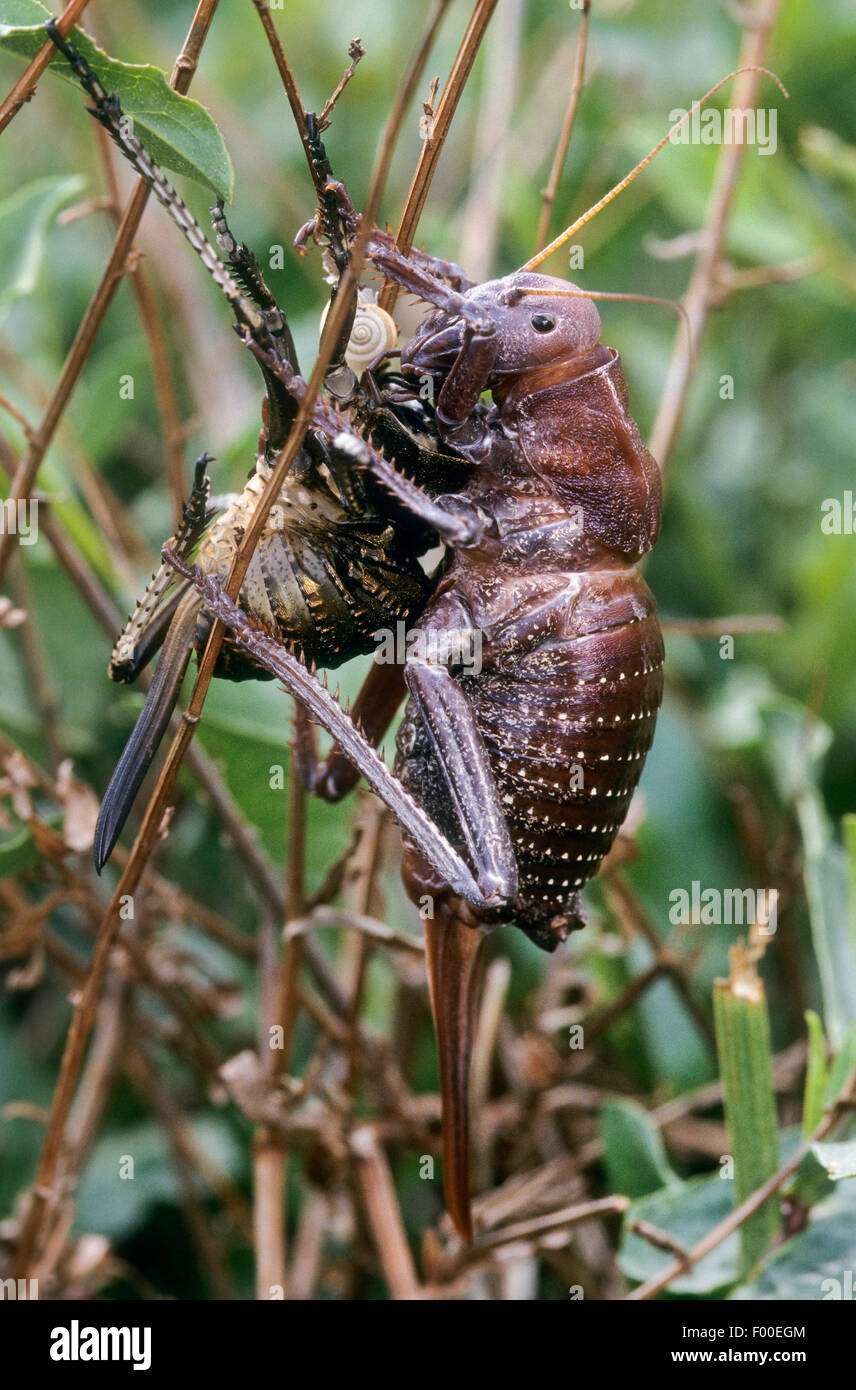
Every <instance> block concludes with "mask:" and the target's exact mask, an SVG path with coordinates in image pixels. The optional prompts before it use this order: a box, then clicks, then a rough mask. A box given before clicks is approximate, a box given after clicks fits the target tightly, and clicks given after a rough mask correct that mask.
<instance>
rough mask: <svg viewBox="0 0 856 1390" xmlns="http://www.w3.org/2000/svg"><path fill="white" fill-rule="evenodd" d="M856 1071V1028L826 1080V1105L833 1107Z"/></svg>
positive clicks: (851, 1031) (833, 1062)
mask: <svg viewBox="0 0 856 1390" xmlns="http://www.w3.org/2000/svg"><path fill="white" fill-rule="evenodd" d="M854 1070H856V1027H853V1028H851V1030H850V1032H849V1033H848V1034H847V1037H846V1038H845V1039H844V1041H843V1043H842V1044H841V1047H840V1048H839V1050H838V1051H837V1052H836V1054H835V1057H834V1059H833V1061H832V1063H831V1065H830V1068H829V1076H828V1077H827V1080H826V1094H825V1095H824V1098H823V1103H824V1105H831V1104H832V1102H833V1101H834V1100H836V1099H837V1097H838V1095H839V1094H840V1092H841V1090H842V1089H843V1087H844V1085H845V1083H846V1081H847V1079H848V1077H850V1075H851V1074H852V1073H853V1071H854Z"/></svg>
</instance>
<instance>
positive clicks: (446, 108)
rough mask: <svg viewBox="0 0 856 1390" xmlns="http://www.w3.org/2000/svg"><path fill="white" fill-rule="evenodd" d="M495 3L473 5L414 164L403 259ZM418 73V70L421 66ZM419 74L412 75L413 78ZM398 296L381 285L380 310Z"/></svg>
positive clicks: (434, 20) (401, 231)
mask: <svg viewBox="0 0 856 1390" xmlns="http://www.w3.org/2000/svg"><path fill="white" fill-rule="evenodd" d="M496 3H497V0H476V6H475V9H474V10H473V13H472V15H471V17H470V22H469V24H468V25H467V30H466V33H465V34H464V37H463V39H462V40H461V46H460V48H459V49H458V53H457V56H456V58H455V61H454V63H453V65H452V70H451V72H450V73H449V77H448V80H447V82H446V85H445V87H444V88H443V92H442V95H441V97H440V100H439V102H438V103H437V109H436V111H435V113H434V116H433V119H432V121H431V129H430V132H428V133H426V139H425V143H424V145H423V146H422V153H421V154H420V156H419V162H418V163H417V165H416V172H415V173H414V175H413V180H412V182H411V185H410V188H409V190H408V193H407V200H406V202H405V204H404V212H403V213H402V215H401V221H400V222H399V224H398V231H397V232H396V236H395V241H396V245H397V247H398V249H399V251H400V252H401V253H402V255H404V256H406V255H407V253H408V251H409V250H410V248H411V247H412V245H413V238H414V236H415V235H416V228H417V226H418V225H419V219H420V217H421V216H422V209H423V208H424V206H425V200H426V199H427V197H428V190H429V188H430V187H431V181H432V179H433V177H434V172H435V170H436V168H437V163H438V161H439V158H440V154H441V153H442V150H443V145H444V144H445V142H446V136H447V135H448V134H449V129H450V127H451V124H452V118H453V116H454V114H455V111H456V110H457V108H458V102H459V101H460V99H461V95H462V93H463V90H464V87H465V86H466V84H467V79H468V77H469V75H470V72H471V71H472V66H473V63H474V62H475V60H476V54H477V53H478V51H479V48H480V46H481V42H482V39H483V38H484V35H485V30H486V29H487V26H488V24H489V22H490V18H491V15H492V14H493V12H494V10H495V9H496ZM445 8H446V6H445V4H441V3H438V4H437V7H436V9H435V11H434V14H433V15H432V17H431V21H430V24H429V34H431V33H432V32H433V30H432V26H433V28H436V26H437V25H438V24H439V22H440V20H441V19H442V16H443V12H444V10H445ZM420 71H421V67H420ZM416 76H418V73H415V74H414V77H416ZM397 297H398V289H397V287H396V286H395V285H392V284H389V283H387V284H386V285H384V287H383V290H382V292H381V295H380V298H379V301H378V302H379V304H380V305H381V308H383V309H386V310H388V311H390V312H391V310H392V306H393V305H394V304H395V301H396V299H397Z"/></svg>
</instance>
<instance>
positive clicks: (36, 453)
mask: <svg viewBox="0 0 856 1390" xmlns="http://www.w3.org/2000/svg"><path fill="white" fill-rule="evenodd" d="M218 3H219V0H199V6H198V8H197V11H196V14H195V15H194V17H193V23H192V24H191V26H190V30H189V32H188V35H187V39H186V41H185V44H184V47H183V48H182V50H181V53H180V54H179V56H178V58H177V59H176V62H175V66H174V67H173V70H172V75H171V77H170V86H171V87H173V88H174V89H175V91H177V92H179V93H181V94H182V95H183V94H184V93H185V92H186V91H187V89H188V88H189V86H190V84H191V82H192V80H193V74H194V73H195V71H196V65H197V63H198V61H199V54H200V51H201V49H202V45H203V43H204V42H205V37H206V35H207V33H208V29H209V27H210V25H211V21H212V19H213V18H214V11H215V10H216V8H217V5H218ZM48 47H49V48H50V50H51V54H54V53H56V49H55V48H54V46H53V44H49V45H48ZM148 199H149V189H148V186H147V185H146V183H145V180H144V179H142V178H140V179H138V180H137V184H136V187H135V189H134V192H133V194H132V195H131V198H130V201H129V202H128V205H127V207H126V208H125V212H124V214H123V217H122V221H121V223H120V225H119V231H118V232H117V234H116V239H115V241H114V243H113V248H112V250H111V252H110V255H109V257H108V260H107V265H106V266H105V268H104V273H103V274H102V276H101V280H100V282H99V285H98V288H97V289H96V291H95V294H94V295H93V296H92V299H91V300H90V302H89V306H88V308H87V310H86V313H85V314H84V316H83V319H82V321H81V324H80V327H79V328H78V330H77V333H76V334H75V337H74V342H73V343H72V345H71V348H70V349H69V353H68V356H67V357H66V359H65V363H64V364H63V368H62V372H61V373H60V378H59V381H58V382H57V384H56V387H55V388H54V392H53V395H52V396H51V399H50V401H49V402H48V406H47V409H46V410H45V413H44V415H43V416H42V418H41V420H40V421H39V424H38V425H37V427H36V429H35V431H34V434H33V438H32V439H30V440H28V442H27V448H26V451H25V453H24V455H23V457H22V458H21V462H20V464H19V465H18V468H17V469H16V471H15V476H14V478H13V479H12V486H11V490H10V496H11V497H13V498H14V499H15V505H17V503H18V502H19V501H23V500H24V499H25V498H28V497H29V496H30V494H31V492H32V489H33V484H34V483H35V480H36V474H37V473H38V470H39V465H40V464H41V461H42V459H43V458H44V456H45V453H46V452H47V449H48V447H49V445H50V442H51V440H52V439H53V437H54V434H55V432H56V428H57V426H58V424H59V422H60V420H61V418H62V415H63V412H64V410H65V408H66V406H67V405H68V402H69V400H70V398H71V394H72V392H73V391H74V388H75V387H76V385H77V383H78V381H79V379H80V374H81V372H82V371H83V368H84V366H85V365H86V361H87V359H88V357H89V354H90V352H91V351H92V348H93V345H94V343H95V339H96V338H97V336H98V332H99V330H100V328H101V325H102V323H103V322H104V317H105V315H106V313H107V310H108V309H109V307H110V305H111V303H112V301H113V296H114V295H115V293H116V291H117V289H118V288H119V284H120V283H121V280H122V276H123V275H124V274H125V273H126V271H127V269H128V256H129V253H130V250H131V246H132V244H133V240H134V237H135V236H136V233H137V228H138V227H139V225H140V219H141V217H142V215H143V212H144V210H145V207H146V203H147V202H148ZM14 544H15V535H14V532H12V531H9V532H7V533H5V534H0V582H2V579H3V576H4V574H5V573H6V566H7V565H8V563H9V556H10V555H11V553H12V547H13V546H14Z"/></svg>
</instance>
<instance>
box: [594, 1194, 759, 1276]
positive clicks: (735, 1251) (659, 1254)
mask: <svg viewBox="0 0 856 1390" xmlns="http://www.w3.org/2000/svg"><path fill="white" fill-rule="evenodd" d="M733 1186H734V1184H733V1183H731V1182H729V1181H728V1180H727V1179H725V1178H721V1177H719V1176H718V1175H717V1176H715V1177H712V1178H711V1177H704V1178H694V1179H693V1180H692V1181H690V1182H685V1183H680V1184H677V1185H675V1186H674V1187H670V1188H666V1189H665V1190H662V1191H660V1192H655V1193H653V1195H651V1196H649V1197H642V1198H641V1199H640V1200H639V1201H638V1202H634V1203H633V1205H632V1207H630V1209H629V1211H628V1212H627V1214H626V1215H625V1218H624V1235H623V1237H622V1241H621V1248H620V1250H619V1254H618V1263H619V1265H620V1266H621V1269H622V1270H623V1272H624V1273H625V1274H626V1275H627V1277H628V1279H633V1280H636V1281H638V1282H639V1283H644V1282H645V1281H646V1280H647V1279H651V1278H653V1277H654V1275H656V1274H659V1273H660V1271H661V1270H662V1269H664V1268H665V1266H666V1265H670V1264H671V1263H672V1262H673V1260H674V1258H675V1257H674V1255H672V1254H670V1253H669V1252H668V1251H665V1250H658V1249H657V1248H656V1246H654V1245H651V1244H650V1243H649V1242H648V1241H647V1240H643V1238H642V1237H641V1236H638V1235H636V1234H634V1233H633V1232H632V1231H630V1230H629V1229H628V1228H629V1225H630V1223H631V1222H634V1221H647V1222H648V1223H649V1224H650V1225H652V1226H656V1227H657V1228H658V1229H659V1230H661V1231H663V1232H665V1233H666V1235H669V1236H671V1238H672V1239H673V1240H675V1241H678V1243H679V1244H680V1245H681V1246H683V1247H684V1249H689V1248H690V1247H691V1246H693V1245H695V1244H696V1242H697V1241H699V1240H701V1238H702V1236H705V1235H707V1233H708V1231H711V1230H712V1229H713V1227H714V1226H716V1225H718V1224H719V1222H720V1221H722V1220H723V1219H724V1218H725V1217H726V1216H727V1215H728V1213H729V1212H730V1211H731V1208H732V1198H733ZM739 1252H740V1247H739V1241H738V1237H737V1233H736V1232H735V1233H734V1234H733V1235H730V1236H729V1237H728V1238H727V1240H724V1241H723V1242H722V1243H721V1244H720V1245H718V1246H717V1247H716V1249H714V1250H712V1251H711V1252H710V1254H709V1255H706V1256H705V1258H704V1259H703V1260H701V1261H700V1262H699V1263H698V1264H697V1265H695V1266H694V1267H693V1268H692V1269H690V1270H688V1271H687V1273H686V1274H681V1275H679V1276H678V1278H677V1279H675V1280H674V1281H673V1282H672V1283H671V1284H670V1285H669V1291H670V1293H672V1294H678V1295H683V1296H684V1297H687V1296H693V1295H694V1296H697V1297H704V1296H705V1295H710V1294H714V1293H717V1292H721V1291H722V1290H724V1289H726V1288H728V1287H729V1286H730V1285H731V1284H734V1283H736V1281H737V1278H738V1273H739V1269H738V1260H739Z"/></svg>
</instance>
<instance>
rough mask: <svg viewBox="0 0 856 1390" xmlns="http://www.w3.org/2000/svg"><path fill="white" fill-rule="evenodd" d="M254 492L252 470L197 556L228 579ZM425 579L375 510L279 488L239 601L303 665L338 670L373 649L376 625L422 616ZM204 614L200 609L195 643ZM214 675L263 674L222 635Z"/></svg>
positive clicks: (203, 629)
mask: <svg viewBox="0 0 856 1390" xmlns="http://www.w3.org/2000/svg"><path fill="white" fill-rule="evenodd" d="M259 490H260V483H259V480H258V475H256V476H255V477H254V478H253V479H251V481H250V483H249V484H248V486H247V488H245V489H244V492H243V493H242V494H241V497H240V498H237V499H236V500H235V501H234V502H233V503H232V505H231V506H230V507H229V509H228V510H227V512H226V513H225V514H224V515H223V516H222V517H220V518H219V519H218V520H217V521H216V522H215V523H214V524H213V526H212V527H211V528H210V529H209V531H208V533H207V534H206V536H205V537H204V539H203V541H202V544H201V545H200V548H199V554H198V557H197V558H198V561H199V564H200V566H201V568H202V569H203V571H204V572H205V573H206V574H211V575H214V576H216V577H217V578H218V580H219V581H220V582H221V583H224V582H225V580H226V577H227V575H228V573H229V570H230V568H231V564H232V560H233V558H234V554H235V550H236V548H237V545H238V543H239V542H240V540H241V538H242V536H243V533H244V530H245V528H246V526H247V524H248V523H249V518H250V515H251V506H250V503H253V504H254V502H255V493H256V492H257V491H259ZM429 592H430V584H429V580H428V578H427V577H426V575H425V574H424V572H423V571H422V569H421V568H420V566H419V564H418V562H417V561H416V559H415V558H414V557H413V556H412V554H411V552H410V548H409V547H405V546H404V545H399V544H398V542H397V539H396V535H395V532H394V530H393V528H392V527H390V526H388V525H387V524H385V523H383V522H378V521H376V520H374V518H373V516H372V515H371V514H369V515H367V516H366V517H360V518H358V519H353V518H350V517H347V516H346V515H345V513H344V510H343V509H342V507H341V505H340V504H339V502H338V500H337V499H335V498H333V497H332V495H331V494H329V493H326V492H324V491H322V490H321V489H317V490H313V491H312V492H311V493H310V492H309V491H308V490H307V489H305V488H303V487H301V486H300V485H299V484H295V485H293V486H292V487H288V486H286V487H285V488H283V491H282V493H281V494H280V496H279V498H278V500H277V502H276V503H275V504H274V506H273V508H272V509H271V512H270V515H269V517H268V520H267V524H266V526H265V529H264V530H263V532H262V535H261V539H260V540H259V544H258V546H257V548H256V550H255V551H254V553H253V556H252V559H251V560H250V564H249V567H248V569H247V573H246V575H245V577H244V581H243V584H242V585H241V591H240V594H239V596H238V603H239V605H240V607H241V608H242V609H243V610H244V612H245V613H247V614H248V615H249V617H251V618H252V619H253V621H254V622H255V623H257V624H259V625H260V626H262V627H264V628H265V629H266V630H267V631H268V632H270V633H271V634H272V635H274V636H276V637H278V638H279V640H280V641H282V642H285V643H286V644H287V645H289V646H292V647H294V648H296V649H297V650H298V651H299V652H300V654H301V655H302V656H303V657H304V659H305V660H306V661H307V662H315V663H316V664H317V665H318V666H338V665H340V664H341V663H342V662H343V661H348V660H350V659H351V658H352V657H354V656H357V655H361V654H363V653H365V652H368V651H370V650H371V647H372V634H373V633H374V632H376V631H377V629H378V628H391V629H392V630H395V624H396V622H397V620H398V619H400V618H401V619H404V618H406V617H408V616H409V615H410V614H412V613H414V612H418V611H419V609H420V608H421V607H422V606H423V605H424V603H425V600H426V599H427V597H428V593H429ZM210 623H211V620H210V618H209V617H208V616H207V615H205V614H202V615H200V622H199V628H198V635H197V644H198V645H200V644H201V645H204V642H205V640H206V638H207V633H208V631H209V630H210ZM217 675H218V676H225V677H226V678H227V679H232V680H243V679H246V678H248V677H253V678H259V677H261V678H262V679H264V678H265V675H266V673H265V672H263V671H262V669H261V668H260V667H258V665H257V664H256V663H255V662H253V660H252V658H250V657H248V656H247V654H246V652H244V651H243V650H242V649H241V648H239V647H238V646H237V645H236V644H234V643H233V642H231V641H230V640H229V639H228V638H227V640H226V641H225V642H224V644H223V648H222V649H221V655H220V660H219V662H218V666H217Z"/></svg>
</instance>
